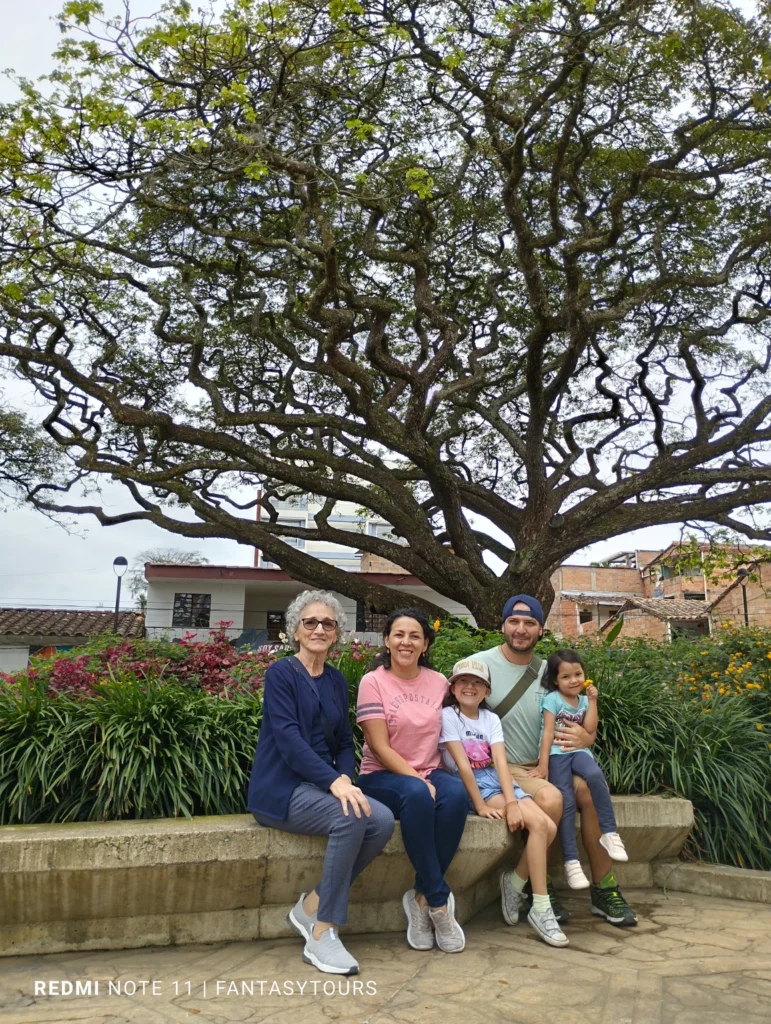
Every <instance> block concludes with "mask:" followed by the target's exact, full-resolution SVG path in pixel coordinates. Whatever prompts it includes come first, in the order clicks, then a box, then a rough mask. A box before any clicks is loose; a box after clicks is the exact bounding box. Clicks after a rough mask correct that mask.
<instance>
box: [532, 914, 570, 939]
mask: <svg viewBox="0 0 771 1024" xmlns="http://www.w3.org/2000/svg"><path fill="white" fill-rule="evenodd" d="M527 920H528V924H529V925H530V927H531V928H532V929H533V931H535V932H536V933H537V934H538V936H539V937H540V938H542V939H543V941H544V942H546V943H547V944H548V945H550V946H567V945H568V944H569V942H570V939H568V937H567V935H565V933H564V932H563V931H562V929H561V928H560V926H559V925H558V924H557V918H556V917H555V916H554V911H553V910H552V909H551V907H549V909H548V910H544V911H543V913H541V914H539V913H537V912H536V911H535V910H531V911H530V913H529V914H528V915H527Z"/></svg>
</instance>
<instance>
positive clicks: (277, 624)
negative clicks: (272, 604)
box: [268, 612, 286, 643]
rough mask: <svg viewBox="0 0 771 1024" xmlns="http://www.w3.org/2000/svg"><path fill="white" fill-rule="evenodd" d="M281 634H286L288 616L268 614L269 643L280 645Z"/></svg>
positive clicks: (282, 613) (277, 613)
mask: <svg viewBox="0 0 771 1024" xmlns="http://www.w3.org/2000/svg"><path fill="white" fill-rule="evenodd" d="M280 633H286V615H285V614H284V612H268V643H278V641H279V640H280V639H281V637H280V635H279V634H280Z"/></svg>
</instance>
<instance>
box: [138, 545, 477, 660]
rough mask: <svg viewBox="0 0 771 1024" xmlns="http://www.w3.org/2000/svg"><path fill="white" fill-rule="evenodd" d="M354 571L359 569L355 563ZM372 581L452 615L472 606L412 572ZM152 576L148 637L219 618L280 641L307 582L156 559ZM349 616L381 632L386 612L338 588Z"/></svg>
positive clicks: (196, 628)
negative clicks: (292, 605)
mask: <svg viewBox="0 0 771 1024" xmlns="http://www.w3.org/2000/svg"><path fill="white" fill-rule="evenodd" d="M352 571H354V570H353V569H352ZM363 575H364V576H366V578H367V579H369V580H371V581H372V583H376V584H380V585H382V586H386V587H389V588H391V589H393V590H400V591H402V592H403V593H404V604H405V605H409V604H410V602H411V599H412V598H414V597H422V598H423V599H424V600H427V601H432V602H433V603H434V604H437V605H439V606H440V607H441V608H446V609H447V611H448V612H449V613H451V614H453V615H466V616H468V617H469V618H470V619H471V621H472V622H473V621H474V620H473V618H472V617H471V615H470V614H469V611H468V609H467V608H465V607H464V606H463V605H462V604H459V603H458V602H457V601H450V600H448V599H447V598H446V597H443V596H442V595H441V594H437V593H436V591H434V590H431V588H430V587H427V586H426V585H425V584H424V583H422V582H421V581H420V580H419V579H418V578H417V577H416V576H411V575H410V574H409V573H402V572H399V573H394V572H367V573H364V574H363ZM145 576H146V577H147V582H148V590H147V612H146V618H145V628H146V633H147V636H148V637H149V638H152V637H154V636H161V635H166V636H170V637H182V636H184V635H186V634H190V633H194V634H195V635H196V636H197V637H200V638H201V639H203V638H205V637H206V636H208V633H209V630H210V629H213V628H216V627H217V625H218V624H219V623H220V622H229V623H230V625H229V626H228V627H227V633H228V636H230V637H232V638H233V639H235V638H237V637H240V636H241V635H242V634H243V633H244V632H245V631H246V630H254V631H255V632H254V633H253V634H252V635H251V636H250V637H249V638H248V639H249V641H250V642H252V643H267V642H272V641H276V640H278V638H279V633H283V632H284V628H285V619H284V614H285V612H286V609H287V606H288V605H289V604H290V602H291V601H292V600H293V598H295V597H296V596H297V595H298V594H299V593H300V592H301V591H303V590H307V589H309V588H308V585H307V584H305V583H298V582H297V581H296V580H293V579H292V577H291V576H289V574H288V573H286V572H284V571H283V570H282V569H266V568H264V567H262V566H260V567H256V566H255V567H252V566H246V565H239V566H227V565H151V564H149V563H148V564H147V565H146V566H145ZM337 597H338V599H339V600H340V603H341V604H342V606H343V608H344V609H345V611H346V614H347V616H348V627H349V630H351V631H352V632H355V633H356V634H357V635H358V636H367V635H368V634H374V633H379V631H380V628H381V625H382V618H383V617H382V616H376V615H372V614H371V613H370V611H369V609H367V608H365V607H364V605H363V602H361V601H359V602H357V601H354V600H352V599H351V598H349V597H345V596H344V595H343V594H337Z"/></svg>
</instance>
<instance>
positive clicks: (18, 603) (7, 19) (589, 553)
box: [0, 0, 679, 608]
mask: <svg viewBox="0 0 771 1024" xmlns="http://www.w3.org/2000/svg"><path fill="white" fill-rule="evenodd" d="M62 2H63V0H25V2H24V3H20V4H13V5H11V4H8V5H7V7H6V13H5V16H4V18H3V28H2V32H0V69H4V68H12V69H13V70H14V71H15V72H16V74H17V75H19V76H21V77H24V78H31V79H36V78H38V77H39V76H40V75H44V74H46V73H47V72H48V71H50V69H51V67H52V61H51V59H50V55H51V53H52V52H53V50H54V49H55V48H56V46H57V45H58V42H59V40H60V38H61V34H60V32H59V29H58V27H57V25H56V23H55V20H52V19H55V16H56V15H57V14H58V12H59V11H60V10H61V7H62ZM159 6H160V5H159V4H158V3H156V2H152V0H134V2H132V4H131V9H132V13H133V14H134V15H147V14H150V13H152V12H153V11H154V10H157V9H158V7H159ZM105 9H106V10H107V11H108V13H112V12H115V13H118V12H119V11H120V10H122V4H119V3H115V0H106V2H105ZM17 95H18V89H17V87H16V85H15V84H14V83H13V81H11V80H10V79H8V78H6V77H2V78H0V102H6V103H7V102H11V101H13V100H14V99H15V98H16V97H17ZM3 387H4V386H3V382H2V381H0V390H2V389H3ZM5 391H6V394H7V395H8V397H9V398H10V397H11V396H12V397H13V399H14V400H16V401H18V400H19V399H20V398H21V399H23V398H24V395H23V394H22V393H21V391H20V389H19V385H17V384H14V385H12V386H9V385H7V384H6V385H5ZM104 494H105V497H106V499H107V500H108V503H109V504H110V505H111V507H112V508H113V509H119V508H120V509H125V508H127V507H129V506H128V504H127V503H126V502H125V501H121V493H120V488H119V487H118V486H117V485H112V486H111V488H108V489H106V490H105V492H104ZM678 534H679V531H678V530H677V528H676V527H653V528H650V529H648V530H642V531H638V532H637V533H634V534H627V535H626V536H624V537H616V538H614V539H613V540H610V541H607V542H605V543H603V544H597V545H594V547H593V548H591V549H586V550H585V551H583V552H581V553H580V554H577V555H574V556H573V558H571V561H572V562H574V563H584V564H586V563H588V562H591V561H597V560H599V559H601V558H604V557H608V556H609V555H611V554H613V553H614V552H616V551H620V550H626V549H631V548H635V547H637V548H647V549H651V548H659V547H664V546H666V545H667V544H668V543H669V542H670V541H672V540H675V539H676V538H677V536H678ZM158 547H177V548H186V549H188V550H199V551H201V553H202V554H204V555H205V556H206V557H207V558H208V559H209V562H210V563H212V564H218V565H251V564H252V561H253V554H252V551H251V549H249V548H246V547H243V546H241V545H238V544H236V543H234V542H233V541H207V542H205V543H204V544H199V543H196V542H193V541H187V540H185V539H184V538H180V537H176V536H173V535H170V534H167V533H166V532H165V531H163V530H159V529H158V528H157V527H154V526H151V525H147V524H142V523H134V524H129V525H125V526H114V527H104V528H103V527H100V526H99V525H98V524H96V523H93V522H92V521H90V520H82V521H80V522H78V523H76V524H74V525H73V526H72V527H71V528H70V529H69V531H66V530H65V529H63V528H62V527H61V526H59V525H56V524H55V523H52V522H50V521H49V520H48V519H46V518H45V517H43V516H42V515H40V513H36V512H32V511H24V510H12V511H6V512H4V513H2V512H0V605H1V606H4V607H9V606H14V607H56V608H92V607H93V608H96V607H100V606H101V607H107V608H110V607H112V606H113V604H114V601H115V576H114V575H113V572H112V563H113V559H114V558H115V557H116V556H118V555H125V556H126V558H128V559H129V562H131V561H132V560H133V559H134V558H135V557H136V556H137V554H138V553H139V552H141V551H143V550H145V549H147V548H158Z"/></svg>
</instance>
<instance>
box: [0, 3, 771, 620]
mask: <svg viewBox="0 0 771 1024" xmlns="http://www.w3.org/2000/svg"><path fill="white" fill-rule="evenodd" d="M62 24H63V27H64V29H65V31H66V35H65V40H64V42H63V44H62V46H61V49H60V53H59V57H60V64H59V68H58V70H57V71H56V73H55V74H54V75H53V82H52V83H49V84H48V85H47V86H46V88H41V89H38V88H36V87H34V86H32V85H31V84H28V83H27V84H25V85H24V95H23V98H22V99H21V101H20V102H19V103H18V104H16V105H14V106H11V107H8V108H6V109H5V111H4V113H3V115H2V119H3V124H2V140H0V189H2V193H1V194H2V203H3V216H2V235H1V237H0V245H1V246H2V252H1V259H2V271H0V303H1V305H2V312H1V313H0V317H1V318H2V324H1V327H2V333H1V334H0V356H4V357H6V359H7V360H8V362H9V363H10V365H11V366H13V367H14V368H15V370H16V372H18V373H20V374H22V375H24V377H26V378H27V380H29V381H31V382H32V383H33V384H34V385H35V387H36V388H37V389H38V391H39V392H40V394H41V395H42V396H43V398H44V399H45V400H46V402H47V404H48V410H49V411H48V416H47V418H46V420H45V424H44V429H45V430H46V431H47V433H48V435H49V436H50V437H51V438H53V439H55V441H56V443H57V444H58V445H59V446H60V447H61V449H62V450H63V452H64V458H65V467H66V468H67V469H68V475H67V476H66V479H59V478H57V481H56V483H55V486H52V485H51V481H50V480H44V481H37V480H34V479H33V480H30V486H29V497H30V500H32V501H33V502H34V503H35V504H36V505H37V506H38V507H40V508H41V509H43V510H47V511H49V512H53V511H56V510H58V509H63V510H65V511H66V512H68V513H73V512H82V513H90V514H92V515H95V516H96V517H97V518H98V519H99V521H100V522H102V523H105V524H110V523H118V522H125V521H127V520H136V519H145V520H149V521H151V522H154V523H156V524H157V525H159V526H162V527H165V528H166V529H168V530H171V531H173V532H176V533H178V534H182V535H185V536H188V537H197V538H206V537H230V538H234V539H236V540H238V541H241V542H242V543H244V544H253V545H256V546H258V547H260V548H261V549H262V550H263V551H265V552H266V554H267V555H268V556H269V557H270V558H271V559H272V560H273V561H275V562H278V563H279V564H280V565H282V566H283V567H285V568H286V569H287V570H288V571H290V572H291V573H292V574H293V575H294V576H296V577H297V578H299V579H301V580H304V581H307V582H309V583H316V584H322V585H326V586H329V587H332V588H334V589H337V590H339V591H342V592H344V593H347V594H349V595H350V596H353V597H357V598H364V599H367V600H369V601H370V602H372V603H373V604H375V605H376V606H378V607H380V608H383V609H387V608H389V607H391V606H392V605H393V602H394V600H398V597H397V598H395V597H394V595H393V593H392V592H391V591H389V590H387V589H385V588H378V587H370V586H368V585H367V583H366V582H365V581H364V580H362V579H361V578H357V576H356V574H351V573H345V572H342V571H340V570H337V569H335V568H334V567H332V566H328V565H324V564H320V563H319V562H318V561H317V560H315V559H313V558H312V557H311V556H309V555H307V554H305V553H304V552H303V551H301V550H298V549H297V548H295V547H292V546H290V545H288V544H286V543H284V541H283V540H282V538H292V537H297V536H298V535H304V536H307V537H310V538H316V539H319V540H325V541H339V542H342V543H346V542H347V543H350V540H351V537H350V534H349V533H346V532H343V531H340V530H338V529H336V528H335V526H334V524H333V523H332V522H330V521H329V515H330V513H331V511H332V508H333V506H334V503H335V502H336V501H338V500H341V499H346V500H352V501H355V502H356V503H357V504H358V505H360V506H362V507H363V508H366V509H369V510H371V511H372V512H373V513H376V514H378V515H381V516H383V517H384V518H385V519H386V520H387V521H388V522H389V523H391V524H392V526H393V529H394V531H395V533H396V534H397V535H398V537H399V538H401V543H400V544H395V543H392V542H391V541H389V540H387V539H384V538H379V537H372V536H368V535H364V534H363V535H362V536H361V537H359V538H358V539H357V542H358V544H359V546H360V547H361V548H363V549H365V550H366V551H370V552H372V553H374V554H377V555H382V556H385V557H386V558H391V559H392V560H394V561H396V562H397V563H398V564H399V565H401V566H403V567H404V568H405V569H406V570H408V571H409V572H412V573H414V574H416V575H417V576H419V577H420V578H421V579H422V580H423V581H425V583H426V584H428V585H430V586H431V587H433V588H435V589H436V590H437V591H439V592H440V593H442V594H444V595H447V596H450V597H453V598H456V599H458V600H461V601H463V602H465V604H466V605H467V606H468V607H469V608H470V609H471V610H472V611H473V613H474V614H475V615H476V617H477V619H478V620H480V621H481V622H483V623H485V624H494V623H496V622H497V621H498V611H499V608H500V606H501V603H502V600H503V598H504V597H505V596H506V595H507V594H509V593H511V592H512V591H519V590H526V591H530V592H532V593H536V594H538V595H539V596H540V597H541V598H542V599H543V600H544V602H545V603H546V604H547V605H548V604H550V603H551V600H552V597H553V593H552V590H551V586H550V583H549V575H550V573H551V572H552V571H553V569H554V568H555V567H556V566H557V565H559V564H560V563H561V562H562V561H563V560H564V559H565V558H566V557H568V556H569V555H570V554H571V553H573V552H575V551H576V550H577V549H579V548H582V547H584V546H585V545H588V544H592V543H594V542H596V541H599V540H604V539H607V538H609V537H612V536H615V535H619V534H622V533H625V532H627V531H630V530H634V529H637V528H640V527H645V526H650V525H653V524H662V523H680V522H684V521H688V522H696V523H706V524H710V523H711V524H718V525H720V526H723V527H731V528H734V529H737V530H739V531H740V532H741V533H743V534H744V535H745V536H747V537H750V538H753V539H768V538H769V537H771V532H769V530H768V529H767V527H766V525H765V520H764V519H763V516H762V513H763V510H764V508H765V507H766V506H767V504H768V503H769V502H770V501H771V468H769V461H768V455H767V453H768V442H769V440H770V439H771V389H770V387H769V385H770V383H771V381H770V380H769V365H770V357H771V348H770V347H769V333H770V328H771V320H769V317H770V316H771V280H770V279H769V272H770V270H771V268H770V266H769V252H770V251H771V246H770V243H771V216H770V214H769V202H770V199H769V196H771V192H770V191H769V174H770V172H771V108H770V107H769V101H770V99H771V87H770V85H769V79H770V78H771V50H770V49H769V43H768V21H767V20H766V19H765V15H762V14H759V15H758V17H757V19H756V20H746V19H745V18H744V17H743V16H742V15H741V14H740V13H739V12H738V10H737V9H735V8H733V7H732V6H731V5H730V4H729V3H723V2H703V3H702V2H697V0H683V2H677V0H675V2H674V3H673V2H672V0H667V2H663V0H538V2H527V0H521V2H508V3H507V2H505V0H430V2H422V3H421V2H417V0H411V2H403V0H331V2H329V3H327V2H326V0H281V2H276V3H260V2H255V0H238V2H234V3H233V4H232V5H231V6H229V7H228V8H227V9H226V10H225V12H224V13H220V14H218V15H216V16H215V14H213V13H212V14H211V15H210V16H203V15H201V13H200V12H198V13H196V12H194V11H193V10H192V8H191V6H190V5H189V4H188V3H186V2H171V3H169V4H168V5H167V6H166V8H165V9H164V11H163V13H162V14H161V15H160V16H158V17H157V18H155V19H154V20H151V21H149V22H148V21H146V20H141V21H138V22H136V23H134V22H132V21H131V19H130V17H128V16H127V18H126V19H125V21H122V22H120V23H117V22H116V23H113V24H112V25H109V24H105V23H104V22H103V21H102V20H100V7H99V4H97V3H95V2H93V0H80V2H71V3H68V4H67V5H66V7H65V9H64V13H63V15H62ZM100 475H102V476H108V477H112V478H113V479H114V480H117V481H120V482H121V483H123V484H124V485H125V487H126V491H127V494H128V495H129V496H130V498H131V502H132V506H133V508H132V510H131V511H127V512H126V513H125V514H122V515H113V514H109V513H108V512H106V511H105V510H104V509H103V508H102V507H101V506H99V505H95V504H89V503H88V502H87V501H85V500H79V499H77V497H74V496H73V495H77V493H78V485H80V484H82V483H83V482H84V481H87V480H88V479H89V478H92V477H94V476H96V477H98V476H100ZM258 485H261V486H262V488H263V491H262V516H261V518H260V520H259V521H255V516H254V502H255V501H256V494H257V488H258ZM68 488H69V490H68ZM295 493H310V494H312V495H315V496H317V497H318V498H319V499H320V500H322V501H323V502H324V505H323V510H322V511H321V513H320V514H319V515H317V516H316V519H315V526H314V527H313V528H312V529H311V530H309V531H307V532H306V533H304V534H300V531H298V530H297V529H292V528H290V527H288V526H282V525H281V523H280V522H279V521H278V520H277V517H276V513H275V510H274V508H273V502H272V499H273V498H275V497H286V496H287V495H289V494H295ZM181 510H184V511H181ZM190 510H192V512H193V513H194V515H195V520H194V521H191V517H190ZM737 510H738V511H737ZM405 541H406V544H405V543H404V542H405ZM488 552H490V553H492V554H494V555H496V556H498V558H500V559H502V560H503V563H504V564H505V569H504V570H503V572H502V574H500V575H496V573H495V572H493V570H492V569H491V568H490V567H489V565H488V564H487V562H486V560H485V558H486V553H488Z"/></svg>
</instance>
